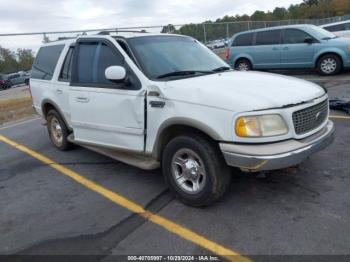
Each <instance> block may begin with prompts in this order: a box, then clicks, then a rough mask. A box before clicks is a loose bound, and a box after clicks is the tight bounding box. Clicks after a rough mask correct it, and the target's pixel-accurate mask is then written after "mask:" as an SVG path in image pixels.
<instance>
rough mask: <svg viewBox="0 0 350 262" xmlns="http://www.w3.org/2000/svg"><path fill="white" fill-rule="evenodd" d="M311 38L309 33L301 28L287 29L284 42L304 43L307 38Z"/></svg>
mask: <svg viewBox="0 0 350 262" xmlns="http://www.w3.org/2000/svg"><path fill="white" fill-rule="evenodd" d="M307 38H311V37H310V35H309V34H307V33H305V32H304V31H301V30H299V29H286V30H285V31H284V41H283V43H284V44H302V43H305V39H307Z"/></svg>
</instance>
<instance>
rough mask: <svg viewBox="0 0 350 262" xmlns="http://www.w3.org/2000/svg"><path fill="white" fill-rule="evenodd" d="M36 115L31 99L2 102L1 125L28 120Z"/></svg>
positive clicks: (0, 111)
mask: <svg viewBox="0 0 350 262" xmlns="http://www.w3.org/2000/svg"><path fill="white" fill-rule="evenodd" d="M33 114H34V110H33V108H32V99H31V98H30V97H23V98H16V99H9V100H4V101H0V125H2V124H4V123H7V122H12V121H17V120H20V119H24V118H27V117H29V116H32V115H33Z"/></svg>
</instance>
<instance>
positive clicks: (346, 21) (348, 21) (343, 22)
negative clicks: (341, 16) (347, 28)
mask: <svg viewBox="0 0 350 262" xmlns="http://www.w3.org/2000/svg"><path fill="white" fill-rule="evenodd" d="M347 23H350V20H345V21H340V22H335V23H330V24H325V25H320V27H326V26H332V25H341V24H347Z"/></svg>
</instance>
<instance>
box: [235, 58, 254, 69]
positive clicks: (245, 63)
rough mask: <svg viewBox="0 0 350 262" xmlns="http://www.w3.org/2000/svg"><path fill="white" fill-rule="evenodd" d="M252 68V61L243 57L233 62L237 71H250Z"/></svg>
mask: <svg viewBox="0 0 350 262" xmlns="http://www.w3.org/2000/svg"><path fill="white" fill-rule="evenodd" d="M252 68H253V67H252V63H251V62H250V61H249V60H248V59H245V58H242V59H239V60H238V61H237V62H236V64H235V69H236V70H238V71H250V70H252Z"/></svg>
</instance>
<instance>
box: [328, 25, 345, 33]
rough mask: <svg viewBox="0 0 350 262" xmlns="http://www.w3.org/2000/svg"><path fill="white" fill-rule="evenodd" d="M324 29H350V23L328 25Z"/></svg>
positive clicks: (334, 30) (335, 30)
mask: <svg viewBox="0 0 350 262" xmlns="http://www.w3.org/2000/svg"><path fill="white" fill-rule="evenodd" d="M324 29H326V30H328V31H330V32H337V31H345V30H349V24H340V25H332V26H327V27H325V28H324Z"/></svg>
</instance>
